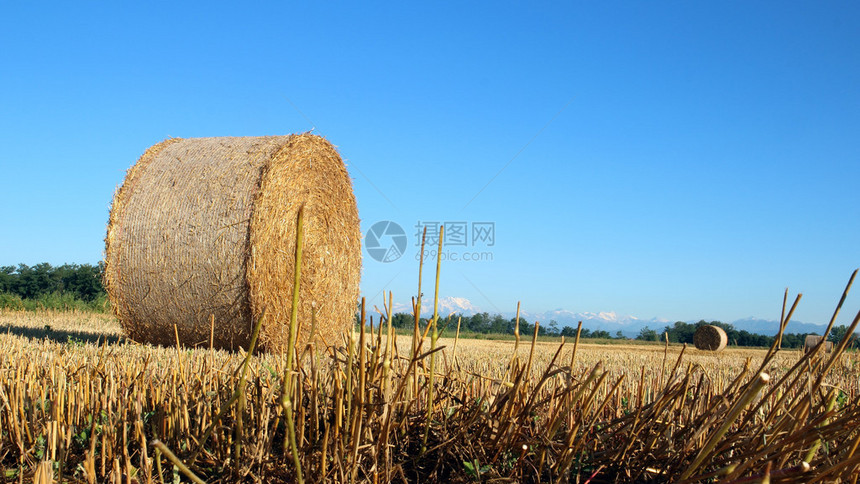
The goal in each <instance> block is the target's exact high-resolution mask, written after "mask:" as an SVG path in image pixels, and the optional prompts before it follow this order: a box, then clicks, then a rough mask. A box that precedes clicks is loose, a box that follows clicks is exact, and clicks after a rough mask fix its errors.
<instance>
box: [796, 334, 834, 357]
mask: <svg viewBox="0 0 860 484" xmlns="http://www.w3.org/2000/svg"><path fill="white" fill-rule="evenodd" d="M823 338H824V336H817V335H814V334H808V335H806V338H805V339H804V340H803V352H804V353H806V352H808V351H811V350H812V349H813V348H815V346H816V345H818V342H819V341H821V340H822V339H823ZM824 351H825V352H827V353H830V352H831V351H833V342H832V341H825V342H824Z"/></svg>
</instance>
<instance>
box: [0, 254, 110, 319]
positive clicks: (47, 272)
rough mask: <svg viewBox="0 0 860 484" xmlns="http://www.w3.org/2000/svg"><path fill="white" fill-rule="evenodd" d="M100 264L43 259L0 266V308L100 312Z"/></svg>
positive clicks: (102, 303) (102, 292) (103, 301)
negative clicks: (57, 262) (57, 263)
mask: <svg viewBox="0 0 860 484" xmlns="http://www.w3.org/2000/svg"><path fill="white" fill-rule="evenodd" d="M103 275H104V266H103V264H101V263H100V264H98V265H92V264H63V265H61V266H52V265H51V264H48V263H47V262H43V263H41V264H36V265H34V266H28V265H26V264H18V265H17V266H2V267H0V308H10V309H36V308H44V309H82V310H83V309H93V310H99V311H104V310H105V307H106V305H107V302H106V301H107V295H106V294H105V290H104V286H103V285H102V276H103Z"/></svg>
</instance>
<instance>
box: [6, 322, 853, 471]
mask: <svg viewBox="0 0 860 484" xmlns="http://www.w3.org/2000/svg"><path fill="white" fill-rule="evenodd" d="M378 330H379V328H375V329H374V333H370V332H369V330H368V331H367V332H366V333H365V334H361V333H357V334H356V335H355V338H354V340H353V341H352V344H349V343H350V342H349V341H344V342H343V344H340V345H338V349H334V348H333V347H330V348H328V349H322V350H320V349H317V348H307V349H306V350H307V351H305V352H303V353H302V354H300V355H297V356H298V358H297V361H298V364H297V365H294V366H293V367H292V369H291V370H290V371H287V363H286V362H285V358H283V357H277V356H273V355H251V356H248V355H246V354H245V353H242V352H239V353H229V352H224V351H212V350H210V349H209V348H207V347H206V345H202V347H201V348H198V349H188V348H182V349H177V348H164V347H151V346H144V345H139V344H136V343H132V342H127V341H125V340H124V339H122V337H121V331H120V328H119V326H118V325H117V323H116V321H115V320H114V319H113V318H112V317H110V316H105V315H98V314H92V313H47V312H44V313H33V312H5V313H0V466H2V469H0V470H2V472H3V474H2V476H3V477H4V478H5V480H7V481H10V482H33V481H34V480H35V481H36V482H175V481H176V480H182V481H189V480H194V479H200V480H205V481H207V482H237V481H240V482H296V481H299V480H306V481H308V482H416V481H425V482H426V481H454V482H471V481H488V482H539V481H540V482H547V481H551V482H682V481H685V482H697V481H701V480H710V481H715V482H716V481H720V482H750V480H752V481H755V482H759V481H762V480H764V479H769V480H770V482H796V481H797V480H798V479H800V480H804V481H807V482H813V481H825V482H826V481H831V482H852V479H853V480H856V472H855V471H856V470H858V466H860V458H859V457H858V455H857V453H856V450H857V446H858V443H860V431H858V430H857V428H858V425H860V407H859V406H858V389H860V381H858V376H857V375H858V372H857V365H858V362H860V358H858V355H857V354H856V353H844V354H837V355H833V357H831V355H817V356H816V357H814V358H810V357H809V356H807V357H804V356H803V354H802V353H800V352H799V351H797V350H786V351H778V352H776V353H775V354H774V353H771V352H769V351H768V350H767V349H735V348H729V349H726V350H725V351H722V352H720V353H709V352H703V351H698V350H695V349H693V348H684V347H683V346H681V345H669V346H663V345H636V344H630V345H596V344H587V343H585V342H579V344H578V345H574V344H573V342H571V341H568V342H566V343H565V344H564V345H561V344H559V343H558V342H540V341H538V342H534V343H533V342H532V341H531V340H528V339H527V338H525V337H523V339H522V340H521V341H520V342H519V343H516V342H513V341H486V340H466V339H459V340H456V341H455V340H454V339H452V338H440V339H439V340H438V341H437V342H436V343H435V346H434V344H433V342H432V340H431V337H430V336H426V338H423V339H422V338H421V337H420V336H418V337H415V338H413V337H412V336H400V337H397V338H396V344H391V345H390V344H389V343H388V338H386V336H385V334H381V333H386V332H387V330H388V329H387V328H383V330H384V331H382V332H379V331H378ZM392 341H393V340H392ZM413 345H416V346H420V347H419V348H417V349H415V350H414V351H413ZM574 347H575V348H576V349H575V354H574ZM197 482H200V481H197Z"/></svg>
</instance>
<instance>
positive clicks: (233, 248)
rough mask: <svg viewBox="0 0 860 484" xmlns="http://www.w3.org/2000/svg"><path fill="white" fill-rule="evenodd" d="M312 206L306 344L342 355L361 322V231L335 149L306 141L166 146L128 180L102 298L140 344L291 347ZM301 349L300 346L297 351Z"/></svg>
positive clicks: (114, 219) (117, 200) (303, 308)
mask: <svg viewBox="0 0 860 484" xmlns="http://www.w3.org/2000/svg"><path fill="white" fill-rule="evenodd" d="M302 205H304V250H303V258H302V274H301V289H300V291H299V292H300V294H299V296H300V297H299V301H300V303H299V310H298V324H299V326H300V331H299V339H298V341H299V344H300V345H303V344H304V343H306V342H308V341H309V339H310V333H311V327H312V321H311V320H312V315H311V312H312V307H313V310H314V311H315V312H314V315H315V322H316V324H315V335H316V336H317V340H321V341H322V342H327V343H328V344H334V343H336V342H337V341H338V335H339V334H341V333H342V332H344V331H347V330H348V329H349V328H350V327H351V325H352V324H353V322H354V315H355V308H356V302H357V300H358V283H359V278H360V272H361V231H360V228H359V219H358V209H357V207H356V203H355V196H354V195H353V192H352V182H351V180H350V178H349V174H348V173H347V171H346V167H345V165H344V163H343V161H342V160H341V158H340V156H339V155H338V153H337V150H336V149H335V148H334V146H332V145H331V144H330V143H329V142H328V141H326V140H325V139H323V138H321V137H319V136H315V135H311V134H307V133H306V134H300V135H290V136H267V137H240V138H233V137H224V138H192V139H176V138H173V139H168V140H166V141H163V142H161V143H159V144H156V145H155V146H153V147H151V148H149V149H148V150H147V151H146V152H145V153H144V154H143V156H142V157H141V158H140V160H138V162H137V163H136V164H135V165H134V166H133V167H131V169H129V171H128V173H127V175H126V178H125V181H124V182H123V184H122V186H121V187H120V189H119V190H118V191H117V193H116V195H115V196H114V199H113V204H112V206H111V213H110V222H109V224H108V229H107V236H106V238H105V289H106V290H107V293H108V296H109V297H110V301H111V305H112V307H113V309H114V312H115V314H116V316H117V318H118V319H119V322H120V324H121V326H122V328H123V330H124V331H125V332H126V334H127V335H128V336H129V337H130V338H132V339H134V340H136V341H140V342H147V343H153V344H162V345H171V344H174V343H175V336H174V325H175V327H176V331H177V332H178V335H179V340H180V342H181V343H182V344H184V345H188V346H194V345H202V346H207V347H208V345H209V341H210V329H211V321H212V320H213V319H212V318H214V334H213V337H212V340H213V344H214V346H215V347H217V348H225V349H235V348H238V347H242V348H246V349H247V347H248V343H249V340H250V335H251V332H252V331H253V325H254V322H255V321H256V320H257V318H258V317H259V316H260V314H261V313H262V312H263V310H264V309H265V311H266V316H265V318H264V321H263V326H262V329H261V333H260V346H261V348H263V349H265V350H269V351H275V352H282V351H284V350H285V349H286V347H287V345H288V341H289V320H290V309H291V305H292V292H293V267H294V264H295V261H294V257H295V245H296V244H295V240H296V234H295V229H296V216H297V213H298V209H299V207H300V206H302ZM300 347H301V346H300Z"/></svg>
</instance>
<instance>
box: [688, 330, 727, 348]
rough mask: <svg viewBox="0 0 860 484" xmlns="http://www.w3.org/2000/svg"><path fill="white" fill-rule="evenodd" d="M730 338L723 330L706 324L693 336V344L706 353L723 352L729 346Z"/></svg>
mask: <svg viewBox="0 0 860 484" xmlns="http://www.w3.org/2000/svg"><path fill="white" fill-rule="evenodd" d="M728 342H729V338H728V336H727V335H726V332H725V331H723V328H721V327H719V326H712V325H710V324H706V325H704V326H699V328H698V329H697V330H696V332H695V333H694V334H693V344H694V345H695V346H696V348H697V349H700V350H704V351H721V350H723V349H724V348H725V347H726V344H728Z"/></svg>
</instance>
